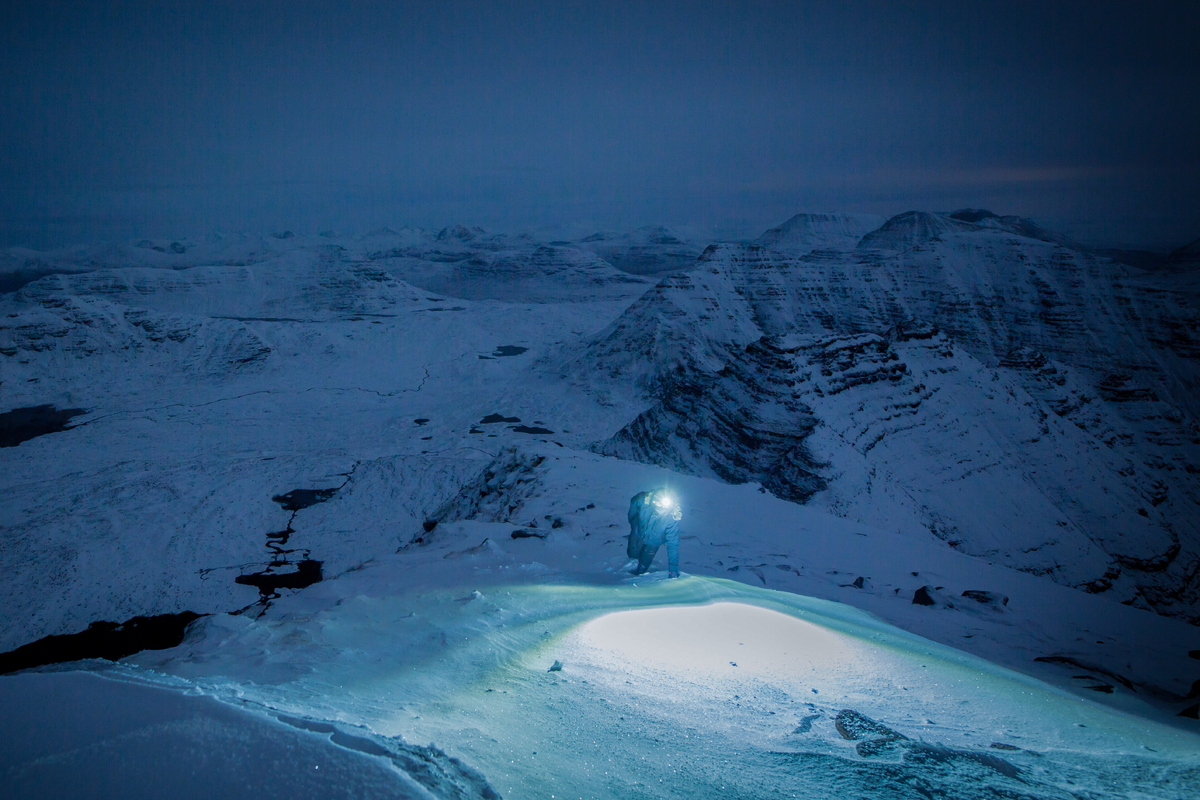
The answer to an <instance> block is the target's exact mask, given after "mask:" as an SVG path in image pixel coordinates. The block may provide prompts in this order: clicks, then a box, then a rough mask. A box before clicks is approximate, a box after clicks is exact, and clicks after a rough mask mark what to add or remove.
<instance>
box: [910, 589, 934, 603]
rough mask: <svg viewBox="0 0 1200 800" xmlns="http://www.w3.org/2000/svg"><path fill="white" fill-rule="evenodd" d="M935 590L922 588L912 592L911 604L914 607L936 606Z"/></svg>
mask: <svg viewBox="0 0 1200 800" xmlns="http://www.w3.org/2000/svg"><path fill="white" fill-rule="evenodd" d="M936 594H937V590H936V589H934V588H933V587H932V586H922V587H921V588H920V589H917V590H916V591H915V592H913V599H912V604H913V605H914V606H936V605H937V604H938V601H937V600H935V599H934V597H935V595H936Z"/></svg>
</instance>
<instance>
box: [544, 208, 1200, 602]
mask: <svg viewBox="0 0 1200 800" xmlns="http://www.w3.org/2000/svg"><path fill="white" fill-rule="evenodd" d="M960 216H962V214H960ZM967 216H968V217H969V216H970V215H967ZM1014 220H1016V218H1013V219H1009V218H995V217H994V215H992V216H984V217H980V219H978V220H975V221H972V220H971V219H969V218H968V219H962V218H958V219H956V218H954V217H953V216H952V215H935V214H924V213H911V214H905V215H901V216H900V217H897V218H894V219H892V220H890V221H889V222H888V223H887V224H885V225H884V226H883V227H882V228H880V229H879V230H878V231H875V232H873V233H871V234H868V235H867V236H865V237H864V238H863V239H862V240H861V241H860V242H859V244H858V245H857V246H856V248H855V249H854V250H853V251H850V252H846V251H840V252H839V251H834V250H816V251H813V252H811V253H808V254H806V255H804V256H801V257H799V258H795V257H789V256H788V255H787V254H784V253H780V252H778V251H771V250H767V249H765V248H762V247H758V246H753V245H750V246H747V245H721V246H716V247H713V248H710V249H709V250H708V251H706V253H705V254H704V256H703V257H702V258H701V259H700V261H699V263H698V265H697V267H696V268H694V269H693V270H691V271H690V272H688V273H686V274H679V275H673V276H671V277H669V278H667V279H665V280H663V281H662V282H661V283H660V284H659V285H658V286H657V287H655V288H654V289H653V290H651V291H650V292H648V293H647V294H646V295H644V296H643V297H642V298H641V299H640V300H639V301H638V302H636V303H635V304H633V305H632V306H630V308H629V309H628V310H627V311H626V313H625V314H624V315H623V316H622V317H621V318H619V319H618V320H616V321H615V322H614V323H613V324H612V325H611V326H610V327H609V328H608V329H607V330H605V331H603V332H602V333H601V334H600V335H598V336H597V337H595V338H594V339H593V340H592V341H590V342H589V343H587V344H586V345H585V346H583V347H581V348H579V349H577V350H576V351H574V352H572V353H570V354H569V358H568V359H567V366H566V370H567V373H568V374H571V373H575V374H581V373H587V374H590V375H605V376H607V377H609V378H612V379H613V380H615V381H617V382H618V383H622V382H623V384H624V386H625V387H626V389H627V390H630V391H631V390H632V387H634V386H636V387H638V389H639V390H640V391H642V392H643V393H644V396H645V397H646V398H647V399H648V400H649V402H650V403H651V405H650V407H649V408H647V409H646V410H645V411H644V412H643V413H642V414H641V415H640V416H638V417H637V419H635V420H633V421H632V422H631V423H630V424H629V425H627V426H625V427H624V428H623V429H621V430H620V431H619V432H617V433H616V434H615V435H614V436H612V437H611V438H609V439H607V440H605V441H603V442H599V443H597V445H596V446H595V448H596V449H597V450H598V451H600V452H603V453H608V454H612V455H619V456H621V457H625V458H630V459H634V460H638V461H644V462H650V463H657V464H662V465H664V466H670V467H672V468H674V469H678V470H681V471H685V472H692V473H695V474H700V475H713V476H717V477H721V478H723V479H725V480H730V481H735V482H744V481H757V482H759V483H761V484H762V485H763V486H764V487H765V488H767V489H769V490H770V491H772V492H773V493H775V494H777V495H779V496H781V497H786V498H788V499H792V500H796V501H801V502H809V503H815V504H820V505H824V506H827V507H828V508H830V509H831V510H833V511H835V512H836V513H839V514H842V515H844V516H847V517H851V518H853V519H856V520H861V521H869V522H870V523H871V524H876V525H880V524H882V525H884V526H887V525H892V524H895V525H897V526H906V525H920V526H923V527H926V528H928V529H929V530H931V531H932V532H934V533H935V534H936V535H937V536H939V537H941V538H943V539H945V540H946V541H948V542H949V543H951V544H952V545H953V546H954V547H956V548H958V549H960V550H961V551H963V552H966V553H970V554H973V555H978V556H982V557H986V558H988V559H990V560H994V561H997V562H1001V563H1005V564H1008V565H1010V566H1013V567H1016V568H1018V569H1022V570H1026V571H1029V572H1033V573H1037V574H1044V575H1047V576H1050V577H1051V578H1053V579H1054V580H1056V581H1059V582H1061V583H1065V584H1068V585H1071V586H1077V587H1080V588H1084V589H1086V590H1088V591H1093V592H1113V593H1115V595H1119V596H1120V599H1121V600H1122V601H1125V602H1129V603H1132V604H1137V605H1142V606H1149V607H1153V608H1155V609H1157V610H1159V611H1161V612H1163V613H1167V614H1177V615H1181V616H1184V617H1187V618H1189V619H1192V620H1200V577H1198V573H1200V526H1198V523H1197V520H1200V493H1198V492H1197V481H1196V477H1195V476H1196V474H1197V473H1198V472H1200V426H1198V425H1197V419H1198V417H1200V405H1198V401H1197V392H1196V388H1197V378H1198V377H1200V372H1198V367H1200V355H1198V352H1197V347H1198V346H1200V316H1198V313H1197V310H1196V308H1195V307H1194V306H1193V305H1192V304H1191V303H1190V302H1189V301H1188V298H1187V295H1186V292H1184V291H1181V290H1180V289H1178V288H1177V287H1174V286H1173V285H1171V284H1170V283H1169V282H1156V281H1154V280H1153V279H1152V278H1151V277H1147V276H1146V275H1144V274H1140V273H1138V272H1137V271H1136V270H1132V269H1131V268H1128V267H1124V266H1122V265H1118V264H1114V263H1113V262H1111V261H1108V260H1105V259H1098V258H1095V257H1093V256H1091V255H1090V254H1088V253H1087V252H1085V251H1082V250H1079V249H1074V248H1071V247H1068V246H1065V245H1064V244H1062V243H1059V242H1057V241H1046V239H1047V238H1049V239H1053V238H1054V237H1052V236H1046V237H1039V238H1031V237H1029V236H1024V235H1021V234H1020V233H1018V232H1017V231H1018V230H1022V229H1025V230H1028V225H1026V223H1025V222H1024V221H1021V220H1016V221H1014ZM1022 226H1024V227H1022ZM601 391H604V392H612V391H616V390H615V389H613V388H611V387H606V388H605V389H603V390H601ZM1115 595H1114V596H1115Z"/></svg>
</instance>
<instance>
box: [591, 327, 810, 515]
mask: <svg viewBox="0 0 1200 800" xmlns="http://www.w3.org/2000/svg"><path fill="white" fill-rule="evenodd" d="M785 356H786V352H785V351H784V350H783V349H781V348H779V347H777V346H776V345H774V344H772V343H771V342H770V341H768V340H767V339H765V338H764V339H763V340H761V341H759V342H755V343H752V344H750V345H748V346H747V347H745V348H744V350H743V352H742V353H740V354H739V353H731V354H730V358H729V361H728V362H727V364H726V366H725V368H724V369H722V370H721V371H720V372H719V373H716V374H711V373H704V372H700V371H689V370H686V369H682V368H681V369H682V371H681V372H678V373H676V374H675V375H672V376H670V377H669V378H668V379H665V380H664V383H663V385H662V388H661V389H660V398H661V399H660V400H659V402H658V403H657V404H656V405H655V406H653V407H652V408H650V409H649V410H647V411H645V412H643V413H642V414H640V415H639V416H638V417H637V419H635V420H634V421H633V422H631V423H630V424H628V425H626V426H625V427H624V428H622V429H621V430H620V431H618V432H617V433H616V434H615V435H614V436H613V437H612V438H610V439H608V440H606V441H604V442H600V443H599V444H597V445H595V446H594V447H593V449H594V450H595V451H596V452H599V453H603V454H605V455H613V456H618V457H620V458H627V459H629V460H632V461H639V462H642V463H647V464H656V465H658V466H662V467H666V468H668V469H673V470H677V471H679V472H684V473H687V474H692V475H713V476H715V477H718V478H720V479H722V480H724V481H726V482H728V483H750V482H757V483H760V484H762V485H763V486H764V487H765V488H766V489H767V490H768V491H770V492H771V493H772V494H774V495H776V496H777V497H781V498H783V499H785V500H791V501H793V502H804V501H805V500H807V499H808V498H809V497H811V496H812V495H813V494H815V493H816V492H818V491H820V490H821V489H823V488H825V486H826V484H825V481H824V479H823V478H822V477H821V476H820V474H819V473H818V470H819V469H820V467H821V466H822V465H820V464H818V463H817V462H816V460H815V459H814V458H813V457H812V456H811V454H810V453H809V451H808V448H807V447H806V446H805V443H804V441H805V439H807V438H808V436H809V435H810V434H811V433H812V431H813V429H814V428H815V427H816V423H817V421H816V419H815V417H813V415H812V411H811V410H810V409H809V408H808V407H807V406H805V405H804V404H803V403H801V402H799V401H798V400H797V399H796V398H795V396H794V393H793V392H792V391H791V389H790V387H789V386H788V385H787V383H786V380H787V379H786V378H784V377H783V376H784V375H786V372H790V364H787V366H788V369H787V371H786V372H785V371H784V370H783V369H782V368H781V361H782V360H783V359H784V358H785Z"/></svg>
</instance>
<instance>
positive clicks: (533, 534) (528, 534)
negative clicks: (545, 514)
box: [510, 530, 549, 539]
mask: <svg viewBox="0 0 1200 800" xmlns="http://www.w3.org/2000/svg"><path fill="white" fill-rule="evenodd" d="M510 535H511V536H512V538H514V539H545V538H546V537H547V536H548V535H549V534H547V533H546V532H545V531H530V530H519V531H513V532H512V533H511V534H510Z"/></svg>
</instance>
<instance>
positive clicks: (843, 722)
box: [833, 708, 906, 742]
mask: <svg viewBox="0 0 1200 800" xmlns="http://www.w3.org/2000/svg"><path fill="white" fill-rule="evenodd" d="M833 725H834V727H835V728H837V732H838V733H840V734H841V735H842V738H843V739H849V740H850V741H852V742H857V741H859V740H861V739H868V738H877V737H890V738H893V739H904V738H906V737H904V736H901V735H900V734H898V733H896V732H895V731H894V730H892V729H891V728H889V727H887V726H886V725H883V724H881V723H878V722H876V721H875V720H873V719H871V718H870V717H866V716H863V715H862V714H860V713H858V712H857V711H855V710H853V709H850V708H844V709H842V710H841V711H839V712H838V713H837V716H836V717H834V718H833Z"/></svg>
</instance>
